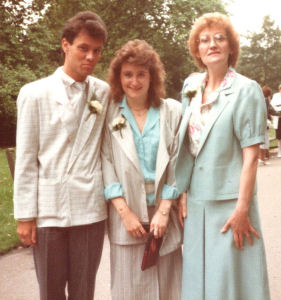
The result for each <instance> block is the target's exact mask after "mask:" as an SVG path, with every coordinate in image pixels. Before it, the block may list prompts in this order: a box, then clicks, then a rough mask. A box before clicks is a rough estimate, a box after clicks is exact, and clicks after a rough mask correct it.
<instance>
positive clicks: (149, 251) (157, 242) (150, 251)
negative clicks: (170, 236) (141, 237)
mask: <svg viewBox="0 0 281 300" xmlns="http://www.w3.org/2000/svg"><path fill="white" fill-rule="evenodd" d="M162 240H163V238H162V237H161V238H158V239H156V238H155V237H154V235H153V231H151V232H149V234H148V237H147V241H146V244H145V249H144V254H143V258H142V263H141V269H142V271H144V270H146V269H148V268H150V267H152V266H154V265H156V263H157V260H158V257H159V250H160V247H161V245H162Z"/></svg>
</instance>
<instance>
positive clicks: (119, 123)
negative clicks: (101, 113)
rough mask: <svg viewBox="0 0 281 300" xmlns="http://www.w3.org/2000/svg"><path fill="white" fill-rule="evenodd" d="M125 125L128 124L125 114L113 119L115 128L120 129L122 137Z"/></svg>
mask: <svg viewBox="0 0 281 300" xmlns="http://www.w3.org/2000/svg"><path fill="white" fill-rule="evenodd" d="M125 126H126V119H125V118H124V117H123V116H120V117H117V118H115V119H113V121H112V128H113V130H119V131H120V135H121V137H122V138H123V136H122V128H124V127H125Z"/></svg>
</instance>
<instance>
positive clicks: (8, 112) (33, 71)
mask: <svg viewBox="0 0 281 300" xmlns="http://www.w3.org/2000/svg"><path fill="white" fill-rule="evenodd" d="M222 1H223V0H200V1H199V0H142V1H140V0H87V1H86V0H52V1H50V0H33V1H31V2H28V3H29V4H27V2H25V1H18V0H4V1H1V2H0V18H1V22H0V39H1V44H0V59H1V63H2V65H1V68H0V78H1V81H2V86H1V88H0V122H1V124H4V125H2V127H1V129H0V140H1V143H2V145H3V140H5V139H6V138H5V137H4V138H3V136H2V134H3V132H5V136H6V137H8V140H7V141H6V142H5V143H4V144H7V145H11V143H14V142H11V140H10V139H9V137H10V136H14V135H15V122H16V97H17V94H18V92H19V88H20V87H21V86H22V85H23V84H25V83H27V82H30V81H33V80H35V79H37V78H42V77H45V76H47V75H49V74H50V73H52V72H53V71H54V70H55V69H56V68H57V67H58V66H59V65H61V64H62V63H63V61H62V57H61V54H60V48H61V42H60V35H61V31H62V27H63V25H64V22H65V21H66V20H67V19H68V18H70V17H72V16H73V15H75V14H76V13H77V12H79V11H84V10H91V11H94V12H96V13H97V14H99V15H100V16H101V18H102V19H103V20H104V22H105V24H106V25H107V28H108V33H109V39H108V42H107V44H106V45H105V47H104V51H103V55H102V58H101V61H100V63H99V64H98V66H97V68H96V70H95V74H96V76H97V77H100V78H102V79H106V76H107V70H108V66H109V63H110V61H111V59H112V58H113V55H114V53H115V52H116V50H118V49H119V48H120V47H121V46H122V45H123V44H124V43H125V42H127V41H128V40H130V39H135V38H138V39H144V40H146V41H147V42H148V43H150V44H151V45H152V46H153V47H154V48H155V49H156V51H157V52H158V53H159V55H160V57H161V59H162V61H163V63H164V66H165V69H166V72H167V80H166V86H167V96H168V97H174V98H177V96H178V93H179V91H180V89H181V86H182V82H183V80H184V78H185V77H186V76H188V75H189V74H190V73H191V72H194V71H195V70H196V67H195V65H194V64H193V62H192V60H191V58H190V56H189V55H188V51H187V49H186V40H187V37H188V34H189V30H190V27H191V24H192V23H193V21H194V19H195V18H196V17H198V16H199V15H201V14H203V13H205V12H210V11H221V12H225V10H224V6H223V4H222V3H223V2H222ZM7 4H9V5H7ZM4 127H5V128H4ZM13 139H14V138H13Z"/></svg>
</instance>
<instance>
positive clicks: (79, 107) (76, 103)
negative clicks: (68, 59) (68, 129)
mask: <svg viewBox="0 0 281 300" xmlns="http://www.w3.org/2000/svg"><path fill="white" fill-rule="evenodd" d="M59 70H60V72H61V78H62V82H63V84H64V87H65V91H66V95H67V97H68V99H69V102H70V104H71V106H72V108H73V110H74V112H75V114H76V115H77V121H78V122H77V124H79V123H80V120H81V117H82V113H83V110H84V107H85V103H86V99H87V92H88V85H89V79H88V77H86V79H85V80H84V81H82V82H77V81H75V80H74V79H73V78H72V77H70V76H69V75H67V74H66V73H65V72H64V71H63V67H61V68H59ZM77 129H78V128H77Z"/></svg>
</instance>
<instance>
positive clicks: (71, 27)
mask: <svg viewBox="0 0 281 300" xmlns="http://www.w3.org/2000/svg"><path fill="white" fill-rule="evenodd" d="M106 39H107V31H106V27H105V25H104V23H103V21H102V20H101V19H100V17H99V16H98V15H96V14H94V13H92V12H89V11H86V12H80V13H78V14H77V15H75V16H74V17H73V18H71V19H69V20H68V21H67V22H66V24H65V27H64V29H63V33H62V40H61V44H62V50H63V53H64V57H65V61H64V65H63V66H62V67H60V68H58V69H57V70H56V71H55V73H54V74H52V75H51V76H49V77H47V78H44V79H41V80H38V81H35V82H32V83H29V84H27V85H25V86H24V87H23V88H22V89H21V91H20V93H19V96H18V102H17V105H18V124H17V154H16V155H17V159H16V168H15V187H14V209H15V218H16V219H17V220H18V229H17V232H18V235H19V237H20V239H21V241H22V242H23V243H24V244H25V245H33V246H34V248H33V249H34V251H33V253H34V261H35V269H36V274H37V279H38V282H39V287H40V297H41V299H44V300H45V299H48V300H49V299H51V300H56V299H58V300H62V299H66V296H65V287H66V284H67V289H68V296H69V299H77V300H84V299H87V300H88V299H89V300H90V299H91V300H92V299H93V294H94V285H95V277H96V272H97V269H98V266H99V263H100V258H101V252H102V246H103V238H104V225H105V221H104V220H105V219H106V217H107V211H106V205H105V202H104V197H103V182H102V174H101V162H100V145H101V134H102V127H103V124H104V119H105V112H106V109H107V104H108V95H109V88H108V85H107V84H106V83H105V82H103V81H101V80H99V79H97V78H94V77H92V76H90V74H92V72H93V70H94V68H95V65H96V64H97V62H98V61H99V58H100V56H101V50H102V47H103V44H104V42H105V41H106Z"/></svg>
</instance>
